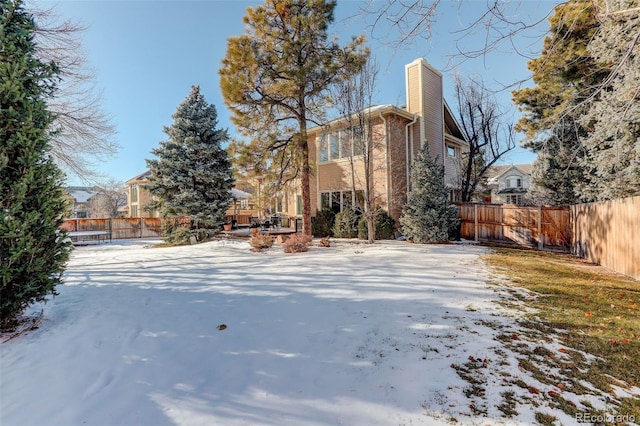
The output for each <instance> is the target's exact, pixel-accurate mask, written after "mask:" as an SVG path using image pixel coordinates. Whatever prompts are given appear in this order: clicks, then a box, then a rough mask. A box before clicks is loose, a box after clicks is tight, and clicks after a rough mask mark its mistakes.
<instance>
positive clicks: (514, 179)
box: [507, 176, 522, 188]
mask: <svg viewBox="0 0 640 426" xmlns="http://www.w3.org/2000/svg"><path fill="white" fill-rule="evenodd" d="M507 188H522V177H521V176H507Z"/></svg>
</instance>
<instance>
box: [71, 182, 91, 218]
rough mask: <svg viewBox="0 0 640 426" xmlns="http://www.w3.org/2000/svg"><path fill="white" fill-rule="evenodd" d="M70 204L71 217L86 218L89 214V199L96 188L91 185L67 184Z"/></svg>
mask: <svg viewBox="0 0 640 426" xmlns="http://www.w3.org/2000/svg"><path fill="white" fill-rule="evenodd" d="M66 190H67V194H68V200H69V204H70V211H69V217H70V218H73V219H87V218H89V217H90V216H91V212H90V204H89V201H90V200H91V197H93V196H94V195H96V193H97V191H96V188H94V187H92V186H68V187H67V188H66Z"/></svg>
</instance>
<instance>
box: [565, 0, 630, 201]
mask: <svg viewBox="0 0 640 426" xmlns="http://www.w3.org/2000/svg"><path fill="white" fill-rule="evenodd" d="M594 5H595V7H596V8H598V7H599V9H597V10H596V12H597V13H596V16H597V17H598V21H599V23H600V26H599V29H598V32H597V34H596V36H595V37H593V38H592V39H591V40H590V41H589V44H588V45H587V50H588V51H589V53H590V55H591V56H592V57H593V59H594V61H595V62H596V63H597V66H598V67H599V70H600V73H608V74H607V77H606V78H605V79H604V81H603V82H602V83H601V84H600V86H599V88H598V89H596V91H595V92H594V93H593V94H592V95H591V96H590V98H589V99H588V101H587V102H586V104H587V107H588V112H587V113H586V114H585V115H584V116H582V117H581V124H582V125H583V126H584V127H585V128H586V129H587V135H586V137H584V138H583V140H582V144H583V146H584V148H585V155H584V157H583V159H582V160H583V167H585V169H586V170H587V171H588V173H586V175H585V179H584V180H583V181H581V182H580V183H579V184H578V185H577V188H576V189H577V192H578V194H579V195H580V196H581V197H582V198H584V199H590V200H598V201H600V200H609V199H613V198H622V197H629V196H634V195H640V39H639V30H638V28H639V27H640V13H639V12H638V7H637V6H638V1H637V0H624V1H617V2H607V3H603V2H594Z"/></svg>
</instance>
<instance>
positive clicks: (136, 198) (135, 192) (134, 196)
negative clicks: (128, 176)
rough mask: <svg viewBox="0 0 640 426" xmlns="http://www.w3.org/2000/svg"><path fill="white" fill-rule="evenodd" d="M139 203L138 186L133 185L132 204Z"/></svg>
mask: <svg viewBox="0 0 640 426" xmlns="http://www.w3.org/2000/svg"><path fill="white" fill-rule="evenodd" d="M137 201H138V184H136V183H134V184H133V185H131V202H132V203H136V202H137Z"/></svg>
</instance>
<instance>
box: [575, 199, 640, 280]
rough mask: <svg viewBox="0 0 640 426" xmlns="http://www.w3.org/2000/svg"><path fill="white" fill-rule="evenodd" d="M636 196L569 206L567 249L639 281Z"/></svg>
mask: <svg viewBox="0 0 640 426" xmlns="http://www.w3.org/2000/svg"><path fill="white" fill-rule="evenodd" d="M639 212H640V197H631V198H624V199H619V200H612V201H607V202H602V203H588V204H578V205H575V206H571V220H572V224H573V236H574V237H573V241H572V246H571V252H572V253H573V254H575V255H577V256H579V257H582V258H584V259H587V260H588V261H590V262H593V263H597V264H600V265H603V266H606V267H607V268H609V269H612V270H614V271H616V272H619V273H621V274H624V275H627V276H630V277H632V278H634V279H636V280H640V213H639Z"/></svg>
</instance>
